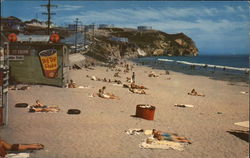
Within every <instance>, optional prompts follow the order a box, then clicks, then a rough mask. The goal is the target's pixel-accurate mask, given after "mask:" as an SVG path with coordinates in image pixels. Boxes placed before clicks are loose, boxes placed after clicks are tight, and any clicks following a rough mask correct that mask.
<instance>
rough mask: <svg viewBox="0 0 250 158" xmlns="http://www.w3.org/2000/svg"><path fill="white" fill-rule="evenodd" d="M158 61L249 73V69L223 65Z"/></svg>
mask: <svg viewBox="0 0 250 158" xmlns="http://www.w3.org/2000/svg"><path fill="white" fill-rule="evenodd" d="M158 61H165V62H175V63H180V64H186V65H194V66H201V67H204V66H206V67H210V68H215V67H216V68H220V69H228V70H238V71H245V72H249V71H250V69H249V68H238V67H231V66H221V65H211V64H201V63H191V62H187V61H181V60H170V59H158Z"/></svg>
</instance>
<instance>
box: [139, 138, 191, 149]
mask: <svg viewBox="0 0 250 158" xmlns="http://www.w3.org/2000/svg"><path fill="white" fill-rule="evenodd" d="M185 145H186V143H179V142H173V141H167V140H161V141H158V140H156V139H155V140H154V141H153V142H152V143H151V144H148V143H147V139H145V140H143V142H142V143H140V144H139V147H140V148H146V149H174V150H178V151H183V150H184V147H185Z"/></svg>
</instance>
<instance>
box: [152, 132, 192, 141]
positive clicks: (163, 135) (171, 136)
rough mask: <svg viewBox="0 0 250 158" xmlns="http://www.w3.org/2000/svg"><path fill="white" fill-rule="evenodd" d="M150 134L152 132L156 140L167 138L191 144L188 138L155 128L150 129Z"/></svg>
mask: <svg viewBox="0 0 250 158" xmlns="http://www.w3.org/2000/svg"><path fill="white" fill-rule="evenodd" d="M152 134H153V136H154V138H156V139H158V140H168V141H174V142H181V143H189V144H191V141H190V140H188V139H187V138H186V137H179V136H177V134H170V133H165V132H161V131H157V130H156V129H153V130H152Z"/></svg>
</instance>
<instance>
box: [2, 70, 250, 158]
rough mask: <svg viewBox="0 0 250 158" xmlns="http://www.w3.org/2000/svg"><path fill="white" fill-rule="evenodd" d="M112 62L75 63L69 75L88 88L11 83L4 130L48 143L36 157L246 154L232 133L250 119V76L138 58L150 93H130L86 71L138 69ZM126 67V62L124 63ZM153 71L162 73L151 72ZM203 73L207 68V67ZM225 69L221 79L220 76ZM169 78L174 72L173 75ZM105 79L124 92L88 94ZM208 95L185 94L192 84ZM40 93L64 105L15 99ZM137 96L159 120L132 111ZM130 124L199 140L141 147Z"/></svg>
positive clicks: (15, 137) (230, 157) (9, 136)
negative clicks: (78, 66)
mask: <svg viewBox="0 0 250 158" xmlns="http://www.w3.org/2000/svg"><path fill="white" fill-rule="evenodd" d="M106 69H107V68H106V67H100V66H96V67H95V68H94V70H88V69H82V70H71V71H70V73H71V78H72V79H73V80H74V81H75V82H76V83H77V85H78V86H89V88H84V89H80V88H75V89H74V88H58V87H52V86H44V85H43V86H39V85H33V86H31V87H30V89H28V90H25V91H21V90H10V91H9V125H8V126H7V127H4V128H2V129H1V130H0V131H1V138H2V139H4V140H6V141H8V142H10V143H42V144H44V145H45V149H44V150H40V151H34V152H32V153H31V157H34V158H83V157H84V158H97V157H98V158H117V157H119V158H138V157H140V158H142V157H143V158H152V157H157V158H165V157H171V158H182V157H188V158H191V157H200V158H208V157H209V158H215V157H216V158H245V157H247V156H248V155H249V153H248V150H249V143H248V142H247V141H246V140H244V139H241V138H240V137H237V136H235V135H233V134H232V132H231V133H230V132H229V131H231V130H244V131H247V130H249V129H246V128H244V127H240V126H236V125H234V123H235V122H241V121H246V120H249V93H247V94H242V93H240V92H241V91H247V92H249V87H248V84H247V83H246V82H243V81H242V80H241V79H240V80H238V81H236V79H237V78H235V77H234V80H233V82H230V81H228V80H224V79H223V78H222V77H223V76H224V77H227V78H228V77H229V78H230V75H220V73H214V74H212V73H210V72H208V73H210V75H214V76H216V79H214V78H213V77H211V76H210V75H207V76H206V75H197V71H196V70H188V69H184V70H182V71H189V73H182V72H181V71H178V72H177V71H171V70H170V71H169V72H170V75H159V74H160V73H162V74H164V73H165V71H164V70H160V69H152V68H151V67H147V66H135V68H134V69H133V71H134V72H135V74H136V83H137V84H139V85H143V86H145V87H147V88H148V90H146V92H147V93H148V95H139V94H134V93H131V92H130V91H129V90H128V89H126V88H122V87H120V86H115V85H112V84H111V83H106V82H102V81H93V80H90V78H87V77H86V75H89V76H93V75H94V76H96V77H99V78H104V77H106V78H107V79H109V78H111V79H119V80H121V81H122V82H123V83H126V82H125V81H126V77H131V75H132V72H129V73H127V74H124V73H123V72H122V73H120V76H121V78H115V77H113V75H114V73H115V71H110V70H109V71H108V72H106ZM121 69H122V70H124V68H121ZM150 71H154V72H155V73H156V74H158V75H159V77H157V78H154V77H148V74H149V72H150ZM203 73H204V72H203ZM220 76H222V77H221V79H219V78H220ZM168 78H171V79H170V80H169V79H168ZM102 86H106V87H107V89H106V91H107V92H111V93H114V94H115V95H117V96H119V98H120V99H114V100H107V99H102V98H99V97H89V96H90V95H91V94H92V93H96V92H97V91H98V89H100V88H101V87H102ZM193 88H194V89H195V90H196V91H197V92H198V93H201V94H205V95H206V96H205V97H199V96H190V95H187V93H188V92H190V91H191V90H192V89H193ZM36 99H39V100H40V101H41V102H42V103H44V104H47V105H59V107H60V109H61V110H60V111H59V112H58V113H28V109H27V108H15V107H14V105H15V104H16V103H20V102H26V103H28V104H29V105H33V104H34V103H35V101H36ZM137 104H151V105H153V106H155V107H156V110H155V117H154V120H153V121H149V120H145V119H141V118H135V117H131V115H134V114H135V112H136V105H137ZM174 104H191V105H194V107H193V108H179V107H176V106H174ZM71 108H73V109H74V108H75V109H80V110H81V114H79V115H69V114H67V110H68V109H71ZM130 128H142V129H153V128H155V129H158V130H161V131H165V132H173V133H177V134H179V135H181V136H185V137H187V138H189V139H190V140H191V141H192V142H193V143H192V144H190V145H188V146H186V147H185V150H184V151H176V150H171V149H169V150H160V149H157V150H150V149H140V148H139V143H140V142H141V141H142V139H144V138H146V136H145V135H136V136H130V135H126V134H125V132H124V131H125V130H127V129H130Z"/></svg>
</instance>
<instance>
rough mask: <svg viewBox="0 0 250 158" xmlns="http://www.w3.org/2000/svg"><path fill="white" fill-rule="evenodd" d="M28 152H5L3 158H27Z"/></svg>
mask: <svg viewBox="0 0 250 158" xmlns="http://www.w3.org/2000/svg"><path fill="white" fill-rule="evenodd" d="M29 156H30V154H29V153H17V154H7V155H6V156H5V157H4V158H28V157H29Z"/></svg>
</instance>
